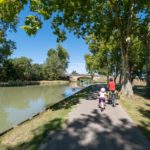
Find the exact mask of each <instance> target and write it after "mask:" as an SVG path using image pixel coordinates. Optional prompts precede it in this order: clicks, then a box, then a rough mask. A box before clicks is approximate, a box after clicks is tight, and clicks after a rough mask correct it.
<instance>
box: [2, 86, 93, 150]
mask: <svg viewBox="0 0 150 150" xmlns="http://www.w3.org/2000/svg"><path fill="white" fill-rule="evenodd" d="M91 89H92V87H89V88H86V89H84V90H83V91H81V92H80V93H77V94H75V95H74V96H72V97H70V98H68V99H66V100H64V101H62V102H60V103H58V104H56V105H54V106H53V107H52V108H50V109H48V110H47V111H45V112H43V113H42V114H40V115H38V116H37V117H35V118H34V119H32V120H30V121H27V122H25V123H24V124H22V125H20V126H19V127H16V128H15V129H13V130H11V131H10V132H8V133H6V134H5V135H3V136H1V137H0V150H7V149H13V150H21V149H28V150H32V149H36V148H37V146H38V144H39V143H40V142H42V141H43V139H44V138H45V137H46V135H47V134H48V133H49V131H51V130H57V129H60V128H61V127H62V126H63V124H64V123H65V122H66V121H67V115H68V113H69V112H70V111H71V109H72V108H74V107H75V106H76V104H78V103H79V102H80V100H81V99H82V98H85V97H87V96H88V94H89V93H90V91H91Z"/></svg>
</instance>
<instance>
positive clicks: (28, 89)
mask: <svg viewBox="0 0 150 150" xmlns="http://www.w3.org/2000/svg"><path fill="white" fill-rule="evenodd" d="M80 89H81V88H80V87H78V86H77V85H75V86H74V85H73V86H72V85H70V84H69V83H66V84H55V85H34V86H24V87H0V133H2V132H4V131H5V130H7V129H9V128H11V127H13V126H16V125H17V124H19V123H21V122H22V121H24V120H26V119H28V118H32V116H34V115H35V114H37V113H39V112H42V111H44V109H45V108H46V106H49V105H53V104H55V103H57V102H59V101H60V100H62V99H64V98H65V97H68V96H70V95H73V94H74V93H76V92H77V91H79V90H80Z"/></svg>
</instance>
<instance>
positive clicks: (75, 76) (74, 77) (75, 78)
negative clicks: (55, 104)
mask: <svg viewBox="0 0 150 150" xmlns="http://www.w3.org/2000/svg"><path fill="white" fill-rule="evenodd" d="M80 78H90V79H91V78H92V77H91V75H89V74H71V75H69V79H70V81H73V82H76V81H78V80H79V79H80ZM100 78H101V77H100V76H99V75H94V76H93V81H99V80H100Z"/></svg>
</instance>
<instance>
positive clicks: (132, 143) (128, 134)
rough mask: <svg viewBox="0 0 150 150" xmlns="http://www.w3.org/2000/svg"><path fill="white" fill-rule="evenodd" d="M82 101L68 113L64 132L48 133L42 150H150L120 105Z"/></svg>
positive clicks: (149, 144) (149, 145) (40, 149)
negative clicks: (102, 107)
mask: <svg viewBox="0 0 150 150" xmlns="http://www.w3.org/2000/svg"><path fill="white" fill-rule="evenodd" d="M97 104H98V101H97V100H82V101H81V102H80V104H78V105H77V107H76V108H75V109H73V111H72V112H71V113H70V114H69V121H68V123H67V125H66V126H65V127H64V129H62V130H60V131H57V132H51V133H49V136H48V137H47V139H46V140H45V143H43V144H41V145H40V146H39V150H150V142H149V141H147V140H146V139H145V137H143V135H142V134H141V132H140V131H139V130H138V129H137V128H136V127H135V125H134V123H133V121H132V119H131V118H130V117H129V116H128V114H127V113H126V112H125V111H124V110H123V109H122V107H121V106H120V105H117V106H116V107H115V108H113V107H112V106H111V105H107V107H106V110H104V111H103V112H101V111H100V109H99V108H98V106H97Z"/></svg>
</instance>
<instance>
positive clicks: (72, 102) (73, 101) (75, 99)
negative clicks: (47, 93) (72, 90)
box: [50, 85, 96, 111]
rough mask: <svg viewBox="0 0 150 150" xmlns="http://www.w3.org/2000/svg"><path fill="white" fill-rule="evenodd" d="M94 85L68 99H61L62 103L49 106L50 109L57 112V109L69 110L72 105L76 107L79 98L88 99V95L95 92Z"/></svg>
mask: <svg viewBox="0 0 150 150" xmlns="http://www.w3.org/2000/svg"><path fill="white" fill-rule="evenodd" d="M95 87H96V85H91V86H89V87H87V88H85V89H83V90H81V91H79V92H77V93H76V94H74V95H73V96H70V97H68V98H65V99H63V100H62V101H60V102H58V103H56V104H54V105H53V106H51V107H50V108H51V109H52V110H53V111H56V110H59V109H62V108H63V109H68V108H71V107H72V106H73V105H76V104H78V103H79V99H80V98H85V97H88V95H89V93H90V92H91V91H92V93H93V91H95V89H96V88H95Z"/></svg>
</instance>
